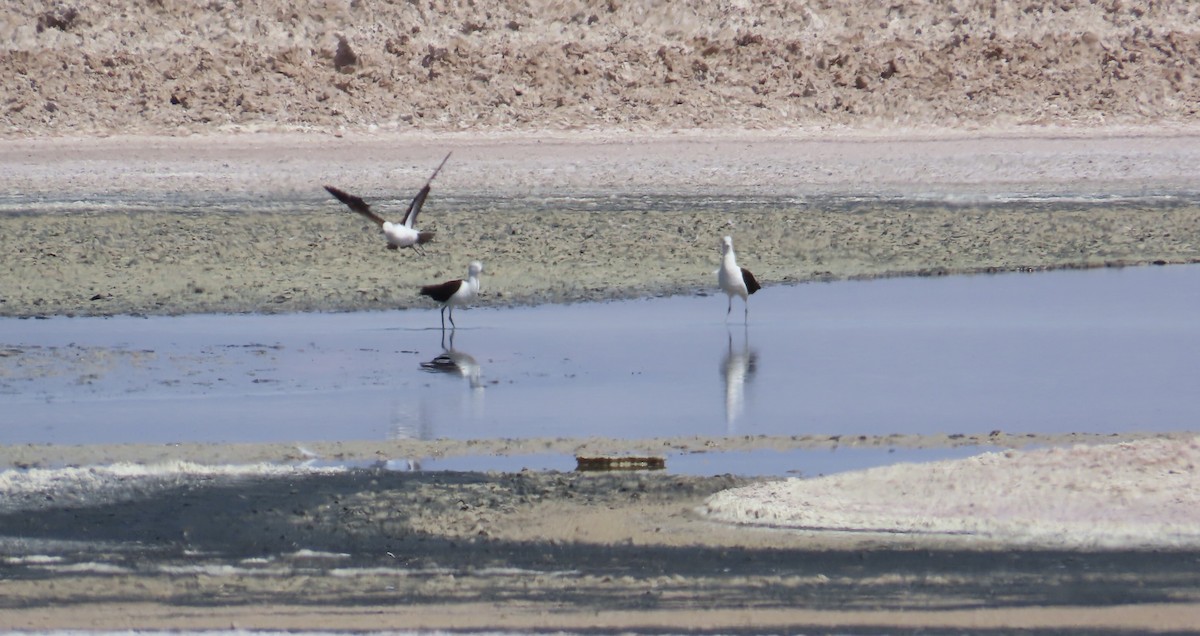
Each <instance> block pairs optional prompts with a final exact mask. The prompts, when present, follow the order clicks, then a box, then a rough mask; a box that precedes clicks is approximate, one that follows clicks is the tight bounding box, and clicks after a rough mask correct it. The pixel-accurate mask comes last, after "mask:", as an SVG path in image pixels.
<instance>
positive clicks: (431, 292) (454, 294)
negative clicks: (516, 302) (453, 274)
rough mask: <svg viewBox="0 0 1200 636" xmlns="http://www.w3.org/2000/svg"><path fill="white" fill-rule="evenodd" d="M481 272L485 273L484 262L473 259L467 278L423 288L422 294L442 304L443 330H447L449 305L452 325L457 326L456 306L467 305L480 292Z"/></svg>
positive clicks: (452, 326)
mask: <svg viewBox="0 0 1200 636" xmlns="http://www.w3.org/2000/svg"><path fill="white" fill-rule="evenodd" d="M481 273H483V263H480V262H479V261H471V266H470V267H468V268H467V278H466V280H463V279H461V278H459V279H455V280H448V281H446V282H444V283H438V284H436V285H426V286H424V287H422V288H421V292H420V293H421V295H422V296H429V297H430V298H432V299H434V300H436V301H438V302H439V303H441V304H442V331H445V330H446V308H447V307H449V308H450V327H451V328H454V329H456V328H457V326H456V325H455V324H454V306H455V305H465V304H467V303H469V302H471V300H472V299H474V298H475V296H476V295H477V294H479V275H480V274H481Z"/></svg>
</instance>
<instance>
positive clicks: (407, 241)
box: [325, 153, 450, 256]
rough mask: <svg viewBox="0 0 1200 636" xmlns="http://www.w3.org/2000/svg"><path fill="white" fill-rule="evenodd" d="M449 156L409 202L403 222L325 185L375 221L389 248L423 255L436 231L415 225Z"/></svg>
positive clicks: (356, 210)
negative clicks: (422, 229)
mask: <svg viewBox="0 0 1200 636" xmlns="http://www.w3.org/2000/svg"><path fill="white" fill-rule="evenodd" d="M449 158H450V153H446V158H445V159H442V162H441V163H440V164H438V167H437V169H436V170H434V171H433V174H432V175H430V176H429V180H428V181H426V182H425V187H423V188H421V191H420V192H418V193H417V196H415V197H413V200H412V202H411V203H409V204H408V211H407V212H405V213H404V221H403V222H402V223H392V222H391V221H388V220H386V219H384V218H383V217H382V216H379V215H378V214H376V213H374V212H372V211H371V206H369V205H367V202H366V201H363V200H362V199H360V198H359V197H356V196H354V195H353V194H349V193H347V192H344V191H342V190H339V189H337V188H335V187H333V186H328V185H327V186H325V189H326V190H328V191H329V194H332V195H333V196H334V198H336V199H337V200H338V201H341V202H342V203H345V204H346V206H347V207H349V208H350V209H351V210H354V211H355V212H358V213H359V214H361V215H363V216H365V217H367V218H368V219H371V220H372V221H374V222H375V224H376V225H378V226H379V227H380V229H382V230H383V236H384V237H385V238H387V242H388V245H387V247H388V249H389V250H396V249H400V248H402V247H411V248H413V249H414V250H416V252H417V253H418V254H421V255H422V256H423V255H424V254H425V249H424V248H423V247H421V246H422V245H424V244H426V243H428V242H429V241H432V240H433V234H434V233H433V232H421V231H420V230H418V229H417V228H416V227H414V226H415V225H416V223H417V215H418V214H420V213H421V206H423V205H425V199H426V198H427V197H428V196H429V186H430V184H432V183H433V178H434V177H436V176H437V175H438V172H441V170H442V166H444V165H446V160H447V159H449Z"/></svg>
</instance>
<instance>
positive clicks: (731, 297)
mask: <svg viewBox="0 0 1200 636" xmlns="http://www.w3.org/2000/svg"><path fill="white" fill-rule="evenodd" d="M731 312H733V296H730V297H729V307H727V308H726V309H725V322H729V314H730V313H731Z"/></svg>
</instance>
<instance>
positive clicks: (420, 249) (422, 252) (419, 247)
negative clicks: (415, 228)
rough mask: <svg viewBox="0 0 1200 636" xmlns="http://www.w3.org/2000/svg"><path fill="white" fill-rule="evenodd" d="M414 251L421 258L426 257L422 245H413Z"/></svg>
mask: <svg viewBox="0 0 1200 636" xmlns="http://www.w3.org/2000/svg"><path fill="white" fill-rule="evenodd" d="M413 250H414V251H416V253H418V254H420V255H421V256H424V255H425V248H423V247H421V244H420V243H413Z"/></svg>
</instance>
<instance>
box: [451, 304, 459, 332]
mask: <svg viewBox="0 0 1200 636" xmlns="http://www.w3.org/2000/svg"><path fill="white" fill-rule="evenodd" d="M450 329H458V325H456V324H454V305H450Z"/></svg>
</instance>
